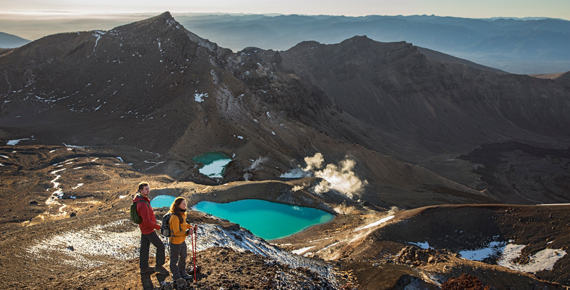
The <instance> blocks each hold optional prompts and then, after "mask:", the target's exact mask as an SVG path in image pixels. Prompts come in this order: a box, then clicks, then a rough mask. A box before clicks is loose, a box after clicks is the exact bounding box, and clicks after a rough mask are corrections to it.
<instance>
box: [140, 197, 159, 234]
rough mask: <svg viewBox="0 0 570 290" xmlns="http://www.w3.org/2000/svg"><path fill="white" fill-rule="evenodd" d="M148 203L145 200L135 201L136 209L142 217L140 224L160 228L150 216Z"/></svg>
mask: <svg viewBox="0 0 570 290" xmlns="http://www.w3.org/2000/svg"><path fill="white" fill-rule="evenodd" d="M149 207H150V205H149V204H148V203H147V202H146V201H139V202H138V203H137V211H138V212H139V215H140V216H141V218H142V223H141V226H142V227H143V228H144V227H152V228H154V229H156V230H160V226H159V225H158V224H156V220H154V221H153V220H152V219H151V218H150V210H152V209H149Z"/></svg>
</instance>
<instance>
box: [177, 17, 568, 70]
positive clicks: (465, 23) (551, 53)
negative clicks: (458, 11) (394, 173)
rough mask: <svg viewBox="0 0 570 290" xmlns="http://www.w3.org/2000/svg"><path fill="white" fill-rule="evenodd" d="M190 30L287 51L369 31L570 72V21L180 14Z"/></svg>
mask: <svg viewBox="0 0 570 290" xmlns="http://www.w3.org/2000/svg"><path fill="white" fill-rule="evenodd" d="M177 19H178V20H179V21H180V23H181V24H183V25H184V27H186V28H188V29H189V30H191V31H193V32H195V33H197V34H199V35H201V36H203V37H206V38H208V39H212V40H214V41H216V43H218V44H219V45H221V46H223V47H228V48H231V49H233V50H235V51H237V50H241V49H243V48H245V47H247V46H255V47H259V48H263V49H274V50H285V49H289V48H291V47H292V46H294V45H296V44H297V43H299V42H301V41H306V40H313V41H317V42H321V43H325V44H332V43H338V42H341V41H343V40H345V39H347V38H351V37H353V36H362V35H366V36H367V37H369V38H371V39H373V40H377V41H382V42H394V41H406V42H409V43H412V44H414V45H415V46H419V47H425V48H428V49H432V50H436V51H440V52H444V53H447V54H450V55H453V56H456V57H460V58H464V59H468V60H470V61H473V62H476V63H480V64H483V65H486V66H490V67H495V68H498V69H500V70H504V71H508V72H511V73H519V74H538V73H556V72H566V71H570V50H569V49H568V47H570V21H566V20H560V19H550V18H543V19H503V18H493V19H471V18H456V17H439V16H426V15H423V16H366V17H345V16H303V15H280V16H266V15H179V16H177Z"/></svg>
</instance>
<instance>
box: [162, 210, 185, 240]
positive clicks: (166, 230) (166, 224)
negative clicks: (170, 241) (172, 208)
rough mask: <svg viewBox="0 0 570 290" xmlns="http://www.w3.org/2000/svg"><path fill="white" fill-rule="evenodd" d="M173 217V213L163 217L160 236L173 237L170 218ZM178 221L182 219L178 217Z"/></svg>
mask: <svg viewBox="0 0 570 290" xmlns="http://www.w3.org/2000/svg"><path fill="white" fill-rule="evenodd" d="M171 216H172V213H171V212H169V213H166V214H165V215H164V216H163V217H162V225H161V226H160V234H161V235H163V236H165V237H170V236H172V230H170V217H171ZM178 220H180V217H178ZM180 223H181V224H182V221H180Z"/></svg>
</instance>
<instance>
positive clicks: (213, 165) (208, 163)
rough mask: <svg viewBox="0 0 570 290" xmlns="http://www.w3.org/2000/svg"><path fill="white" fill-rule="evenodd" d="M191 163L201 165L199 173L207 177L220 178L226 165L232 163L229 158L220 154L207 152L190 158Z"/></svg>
mask: <svg viewBox="0 0 570 290" xmlns="http://www.w3.org/2000/svg"><path fill="white" fill-rule="evenodd" d="M192 161H194V162H196V163H201V164H202V165H203V166H202V167H201V168H200V169H198V171H200V173H202V174H204V175H206V176H208V177H219V178H222V177H223V174H224V170H225V169H226V165H228V163H230V161H232V159H231V158H230V157H228V156H227V155H226V154H224V153H221V152H208V153H204V154H202V155H198V156H195V157H193V158H192Z"/></svg>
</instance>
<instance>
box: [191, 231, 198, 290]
mask: <svg viewBox="0 0 570 290" xmlns="http://www.w3.org/2000/svg"><path fill="white" fill-rule="evenodd" d="M196 233H197V226H195V225H194V237H193V239H194V240H193V241H192V256H193V257H194V282H196V283H197V282H198V278H197V276H196V248H197V247H198V245H197V243H198V239H197V238H196V236H197V234H196Z"/></svg>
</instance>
